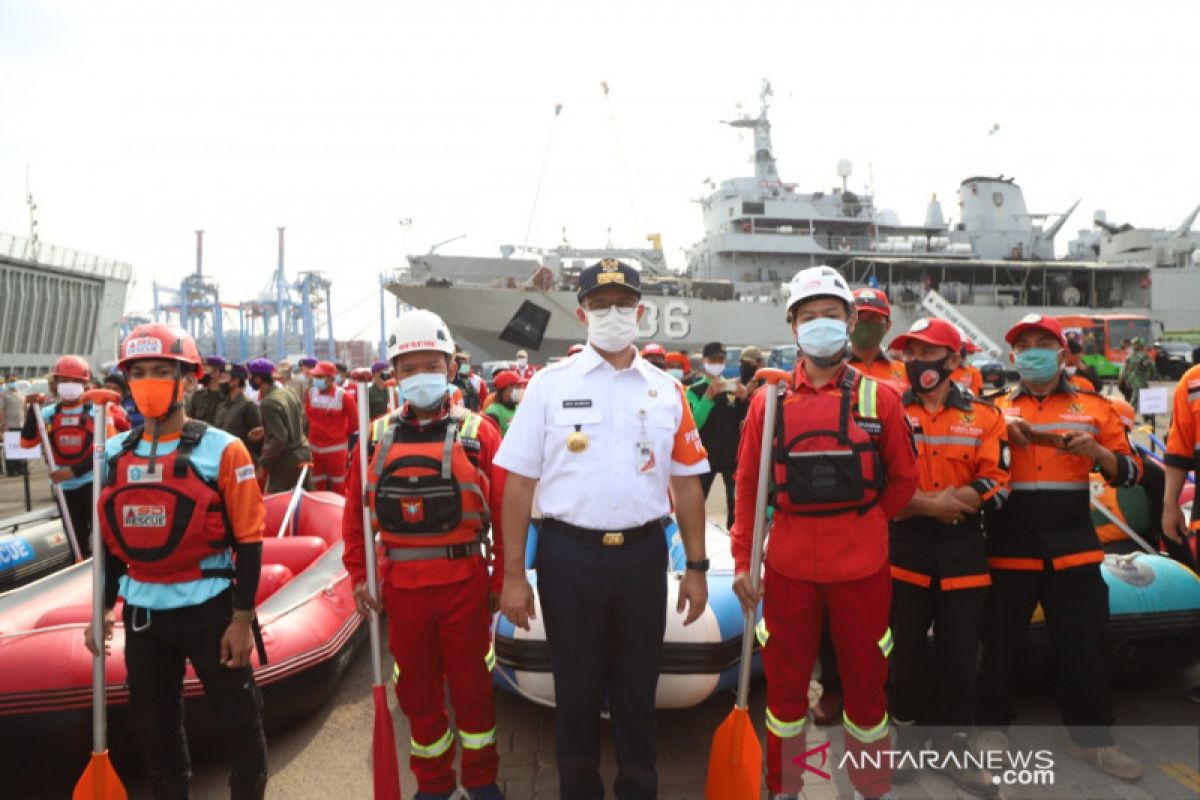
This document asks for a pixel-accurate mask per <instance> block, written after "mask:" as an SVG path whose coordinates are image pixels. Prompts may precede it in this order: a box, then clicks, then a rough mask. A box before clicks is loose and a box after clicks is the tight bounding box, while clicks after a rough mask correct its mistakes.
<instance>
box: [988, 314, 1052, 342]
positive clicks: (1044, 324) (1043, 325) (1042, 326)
mask: <svg viewBox="0 0 1200 800" xmlns="http://www.w3.org/2000/svg"><path fill="white" fill-rule="evenodd" d="M1034 328H1036V329H1037V330H1041V331H1045V332H1046V333H1048V334H1050V335H1051V336H1053V337H1054V338H1056V339H1058V343H1059V344H1061V345H1062V346H1063V347H1066V346H1067V337H1066V335H1065V334H1064V333H1063V329H1062V325H1060V324H1059V322H1058V320H1056V319H1055V318H1054V317H1047V316H1044V315H1042V314H1026V315H1025V316H1023V317H1021V321H1020V322H1018V323H1017V324H1016V325H1013V326H1012V328H1010V329H1009V331H1008V333H1006V334H1004V341H1006V342H1008V343H1009V344H1012V343H1014V342H1015V341H1017V337H1018V336H1020V335H1021V334H1022V333H1024V332H1025V331H1027V330H1031V329H1034Z"/></svg>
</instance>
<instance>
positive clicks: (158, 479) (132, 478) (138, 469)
mask: <svg viewBox="0 0 1200 800" xmlns="http://www.w3.org/2000/svg"><path fill="white" fill-rule="evenodd" d="M162 474H163V471H162V468H161V467H160V468H158V469H156V470H154V472H149V471H147V470H146V468H145V467H143V466H140V465H138V464H134V465H133V466H131V467H130V468H129V472H128V473H126V478H127V480H128V481H129V482H130V483H162Z"/></svg>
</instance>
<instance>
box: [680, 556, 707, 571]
mask: <svg viewBox="0 0 1200 800" xmlns="http://www.w3.org/2000/svg"><path fill="white" fill-rule="evenodd" d="M683 565H684V566H685V567H687V568H688V569H694V570H696V571H698V572H708V559H707V558H702V559H700V560H699V561H685V562H684V563H683Z"/></svg>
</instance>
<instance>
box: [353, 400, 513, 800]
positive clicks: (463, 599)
mask: <svg viewBox="0 0 1200 800" xmlns="http://www.w3.org/2000/svg"><path fill="white" fill-rule="evenodd" d="M405 411H407V406H406V407H405ZM455 413H456V414H462V413H464V410H463V409H461V408H460V409H456V410H455ZM466 413H469V412H466ZM389 420H390V417H383V418H380V419H379V420H376V422H375V424H373V425H372V434H371V439H372V443H374V442H375V441H376V440H377V439H378V437H377V435H376V434H377V433H378V432H381V431H382V430H384V427H383V426H384V425H386V424H388V421H389ZM463 424H464V423H462V422H460V430H461V429H462V428H461V426H462V425H463ZM476 436H477V439H478V442H479V450H478V456H477V459H478V460H477V462H476V463H477V465H478V466H479V468H480V469H481V470H483V472H484V473H486V474H487V475H488V478H489V481H490V490H489V492H488V506H489V508H490V510H491V515H492V537H491V538H492V557H493V559H494V560H493V561H492V564H493V565H494V566H493V570H492V574H491V575H489V574H488V564H487V563H486V562H485V561H484V558H483V557H482V556H478V555H476V556H472V557H469V558H462V559H453V560H451V559H430V560H427V561H406V562H402V563H401V562H397V563H393V562H391V561H389V560H388V559H387V558H386V556H383V555H381V557H380V561H379V564H380V579H381V582H382V584H383V592H382V598H381V599H382V601H383V604H384V607H385V608H386V609H387V615H388V647H389V648H390V649H391V651H392V656H393V657H394V658H395V659H396V674H397V678H396V697H397V699H398V700H399V701H400V708H401V710H402V711H404V714H405V716H407V717H408V721H409V725H410V727H411V729H412V738H411V741H410V743H409V746H410V756H409V766H410V767H411V768H412V771H413V774H414V775H416V777H417V785H418V788H419V790H420V791H422V792H429V793H431V794H438V793H445V792H450V791H453V790H454V788H455V787H456V786H457V785H458V783H457V781H456V779H455V774H454V737H453V735H452V732H451V730H450V720H449V718H448V717H447V715H446V710H445V704H444V698H445V684H446V683H447V682H448V683H449V684H450V701H451V703H453V705H454V721H455V724H456V726H457V727H458V735H459V738H460V739H461V740H462V747H463V752H462V785H463V786H465V787H466V788H468V789H474V788H478V787H482V786H487V785H488V784H490V783H494V782H495V781H496V770H497V767H498V765H499V756H498V755H497V754H496V710H495V706H494V705H493V703H492V676H491V672H492V668H493V667H494V666H495V653H494V652H493V650H492V629H491V623H492V614H491V607H490V605H489V594H490V593H494V594H496V595H499V593H500V587H501V585H502V583H503V579H504V575H503V571H502V569H501V568H500V566H499V565H501V564H503V562H504V552H503V547H502V542H503V537H502V536H501V535H500V528H499V521H500V500H501V498H503V497H504V476H505V474H506V473H505V472H504V470H501V469H499V468H494V467H493V466H492V458H493V457H494V456H495V455H496V451H497V450H498V449H499V448H500V433H499V430H498V429H497V428H496V427H495V426H494V425H489V424H487V423H486V422H483V423H482V424H480V425H479V427H478V431H477V433H476ZM468 453H469V454H471V451H470V450H468ZM361 495H362V475H361V472H360V470H359V464H358V459H357V458H355V459H352V462H351V465H350V473H349V481H348V482H347V487H346V496H347V497H349V498H357V497H360V496H361ZM342 538H343V540H344V542H345V551H344V555H343V556H342V560H343V562H344V563H345V565H346V570H347V571H348V572H349V573H350V576H351V578H352V579H353V581H354V583H355V584H356V585H357V584H359V583H362V582H364V581H366V579H367V578H366V566H365V561H364V557H363V531H362V507H361V506H360V505H359V504H358V502H357V501H356V502H351V503H347V504H346V513H345V514H344V515H343V517H342ZM381 552H382V551H381Z"/></svg>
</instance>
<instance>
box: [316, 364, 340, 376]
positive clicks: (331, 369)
mask: <svg viewBox="0 0 1200 800" xmlns="http://www.w3.org/2000/svg"><path fill="white" fill-rule="evenodd" d="M312 374H313V375H316V376H317V377H325V378H332V377H334V376H335V375H337V367H336V366H334V363H333V362H332V361H318V362H317V365H316V366H315V367H313V371H312Z"/></svg>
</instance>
